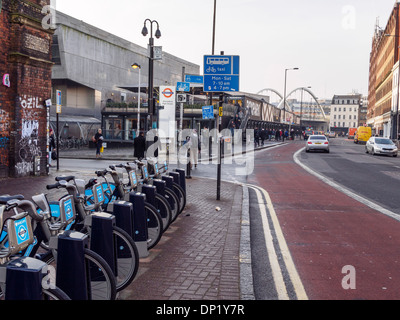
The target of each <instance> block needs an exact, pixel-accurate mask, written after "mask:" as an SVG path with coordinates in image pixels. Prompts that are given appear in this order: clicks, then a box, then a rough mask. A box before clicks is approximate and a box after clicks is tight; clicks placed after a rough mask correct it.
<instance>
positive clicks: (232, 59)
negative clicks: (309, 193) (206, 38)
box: [204, 56, 240, 92]
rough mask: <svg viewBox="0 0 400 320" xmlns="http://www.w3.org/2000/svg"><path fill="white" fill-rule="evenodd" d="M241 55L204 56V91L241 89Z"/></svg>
mask: <svg viewBox="0 0 400 320" xmlns="http://www.w3.org/2000/svg"><path fill="white" fill-rule="evenodd" d="M239 77H240V57H239V56H204V92H232V91H239Z"/></svg>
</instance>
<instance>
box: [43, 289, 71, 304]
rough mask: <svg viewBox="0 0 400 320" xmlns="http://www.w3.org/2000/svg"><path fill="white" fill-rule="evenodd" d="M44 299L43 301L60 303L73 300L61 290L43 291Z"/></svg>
mask: <svg viewBox="0 0 400 320" xmlns="http://www.w3.org/2000/svg"><path fill="white" fill-rule="evenodd" d="M42 299H43V300H46V301H47V300H59V301H68V300H71V299H70V297H68V295H67V294H66V293H65V292H64V291H62V290H61V289H60V288H57V287H56V288H54V289H43V292H42Z"/></svg>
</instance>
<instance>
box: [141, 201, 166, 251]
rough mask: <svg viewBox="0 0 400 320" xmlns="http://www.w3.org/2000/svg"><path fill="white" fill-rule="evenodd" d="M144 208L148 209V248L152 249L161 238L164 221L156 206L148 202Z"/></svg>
mask: <svg viewBox="0 0 400 320" xmlns="http://www.w3.org/2000/svg"><path fill="white" fill-rule="evenodd" d="M144 209H145V210H146V215H147V225H148V227H147V233H148V240H147V249H149V250H150V249H152V248H154V247H155V246H156V245H157V243H158V242H159V241H160V239H161V236H162V232H163V222H162V219H161V216H160V214H159V213H158V210H157V208H156V207H154V206H153V205H151V204H150V203H147V202H146V203H145V204H144Z"/></svg>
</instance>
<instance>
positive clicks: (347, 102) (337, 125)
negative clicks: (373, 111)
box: [330, 94, 363, 134]
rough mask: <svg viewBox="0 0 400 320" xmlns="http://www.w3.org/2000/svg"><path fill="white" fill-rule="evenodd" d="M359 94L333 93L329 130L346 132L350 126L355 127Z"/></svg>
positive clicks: (358, 114) (359, 102) (357, 118)
mask: <svg viewBox="0 0 400 320" xmlns="http://www.w3.org/2000/svg"><path fill="white" fill-rule="evenodd" d="M360 105H363V99H362V95H361V94H350V95H335V96H334V97H333V99H332V104H331V112H330V131H332V132H337V133H338V134H346V133H348V132H349V129H350V128H357V127H358V126H359V119H360Z"/></svg>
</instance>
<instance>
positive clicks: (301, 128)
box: [300, 87, 311, 131]
mask: <svg viewBox="0 0 400 320" xmlns="http://www.w3.org/2000/svg"><path fill="white" fill-rule="evenodd" d="M304 89H305V88H301V101H300V130H301V131H303V93H304ZM307 89H311V87H307Z"/></svg>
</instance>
